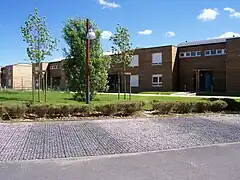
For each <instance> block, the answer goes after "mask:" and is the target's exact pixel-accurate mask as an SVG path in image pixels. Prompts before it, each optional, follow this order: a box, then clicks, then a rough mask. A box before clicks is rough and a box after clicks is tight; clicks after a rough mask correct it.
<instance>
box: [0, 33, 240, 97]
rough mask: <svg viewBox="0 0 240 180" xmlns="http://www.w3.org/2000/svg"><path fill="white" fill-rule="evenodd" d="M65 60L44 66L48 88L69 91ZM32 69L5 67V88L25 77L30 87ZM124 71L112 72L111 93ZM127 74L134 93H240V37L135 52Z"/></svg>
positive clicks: (118, 69) (17, 85) (3, 77)
mask: <svg viewBox="0 0 240 180" xmlns="http://www.w3.org/2000/svg"><path fill="white" fill-rule="evenodd" d="M64 61H65V60H62V61H58V62H49V63H44V64H42V65H41V68H42V69H43V70H46V71H47V76H48V77H47V79H48V87H49V88H55V89H60V90H65V89H66V88H67V78H66V76H65V73H64V69H63V63H64ZM30 67H31V65H21V64H18V65H12V66H6V67H3V68H2V71H3V73H2V76H1V77H2V78H1V79H2V85H6V86H7V87H12V88H19V87H22V84H23V82H22V81H21V79H23V78H21V77H24V79H28V85H24V86H29V84H31V80H30V79H31V73H32V71H31V68H30ZM21 68H22V69H21ZM20 69H21V70H20ZM121 72H122V70H121V69H120V68H118V67H115V68H112V69H110V70H109V86H110V91H112V92H117V90H118V83H119V80H120V83H121V84H122V85H121V87H124V86H123V75H121ZM126 72H128V73H127V75H126V76H127V91H129V89H130V86H131V90H132V91H133V92H140V91H193V92H206V91H208V92H209V91H211V92H228V93H232V92H239V91H240V81H238V80H237V78H238V77H239V78H240V38H222V39H212V40H204V41H195V42H185V43H181V44H179V45H178V46H172V45H169V46H159V47H151V48H140V49H136V51H135V54H134V56H133V59H132V62H131V65H130V67H129V68H127V69H126ZM9 79H11V80H9ZM26 83H27V82H26ZM29 87H31V86H29ZM121 91H123V88H122V89H121Z"/></svg>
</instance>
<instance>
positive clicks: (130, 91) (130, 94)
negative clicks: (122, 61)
mask: <svg viewBox="0 0 240 180" xmlns="http://www.w3.org/2000/svg"><path fill="white" fill-rule="evenodd" d="M129 100H132V86H131V75H130V82H129Z"/></svg>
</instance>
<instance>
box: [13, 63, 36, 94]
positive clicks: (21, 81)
mask: <svg viewBox="0 0 240 180" xmlns="http://www.w3.org/2000/svg"><path fill="white" fill-rule="evenodd" d="M12 88H13V89H16V90H24V89H31V88H32V65H31V64H17V65H13V67H12Z"/></svg>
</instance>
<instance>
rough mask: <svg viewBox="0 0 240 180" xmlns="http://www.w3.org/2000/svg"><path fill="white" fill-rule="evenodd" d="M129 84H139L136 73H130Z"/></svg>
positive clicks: (134, 85) (133, 85) (136, 85)
mask: <svg viewBox="0 0 240 180" xmlns="http://www.w3.org/2000/svg"><path fill="white" fill-rule="evenodd" d="M130 85H131V87H138V86H139V77H138V75H131V76H130Z"/></svg>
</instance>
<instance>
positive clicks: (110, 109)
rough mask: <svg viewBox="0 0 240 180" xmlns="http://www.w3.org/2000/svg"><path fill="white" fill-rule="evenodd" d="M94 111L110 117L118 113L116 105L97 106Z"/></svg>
mask: <svg viewBox="0 0 240 180" xmlns="http://www.w3.org/2000/svg"><path fill="white" fill-rule="evenodd" d="M96 111H98V112H100V113H101V114H102V115H104V116H112V115H115V114H116V113H117V112H118V107H117V105H116V104H105V105H98V106H96Z"/></svg>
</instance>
